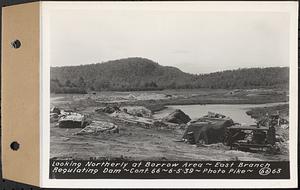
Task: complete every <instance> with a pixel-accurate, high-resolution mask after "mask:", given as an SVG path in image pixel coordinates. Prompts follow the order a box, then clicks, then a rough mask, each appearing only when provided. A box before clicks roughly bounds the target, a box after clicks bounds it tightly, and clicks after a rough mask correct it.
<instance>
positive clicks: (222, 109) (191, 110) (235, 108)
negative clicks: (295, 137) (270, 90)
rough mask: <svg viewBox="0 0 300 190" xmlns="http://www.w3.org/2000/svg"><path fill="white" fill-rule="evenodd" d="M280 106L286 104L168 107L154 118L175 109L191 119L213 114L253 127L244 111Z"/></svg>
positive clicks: (253, 122) (253, 121) (250, 119)
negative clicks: (209, 113)
mask: <svg viewBox="0 0 300 190" xmlns="http://www.w3.org/2000/svg"><path fill="white" fill-rule="evenodd" d="M280 104H287V103H286V102H279V103H268V104H206V105H170V106H167V108H166V109H164V110H162V111H159V112H157V113H156V114H155V115H154V117H155V118H162V117H164V116H166V115H168V114H169V113H171V112H172V111H174V110H175V109H180V110H182V111H183V112H184V113H186V114H187V115H189V116H190V118H191V119H197V118H199V117H202V116H204V115H207V113H208V112H215V113H220V114H223V115H226V116H228V117H230V118H231V119H233V121H234V122H237V123H240V124H242V125H254V124H256V123H255V121H256V120H255V119H253V118H251V117H250V116H249V115H247V114H246V111H248V110H250V109H251V108H255V107H269V106H276V105H280Z"/></svg>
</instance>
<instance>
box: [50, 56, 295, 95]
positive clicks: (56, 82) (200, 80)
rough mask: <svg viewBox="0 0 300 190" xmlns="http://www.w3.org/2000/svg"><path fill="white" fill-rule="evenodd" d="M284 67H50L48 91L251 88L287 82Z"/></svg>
mask: <svg viewBox="0 0 300 190" xmlns="http://www.w3.org/2000/svg"><path fill="white" fill-rule="evenodd" d="M288 76H289V70H288V68H287V67H286V68H279V67H274V68H251V69H238V70H232V71H223V72H216V73H211V74H203V75H193V74H189V73H184V72H182V71H181V70H179V69H178V68H176V67H167V66H161V65H159V64H158V63H155V62H153V61H151V60H149V59H145V58H126V59H120V60H113V61H108V62H105V63H98V64H90V65H80V66H68V67H52V68H51V92H56V93H67V92H69V93H70V92H71V93H75V92H76V91H78V92H81V93H83V92H84V91H86V90H159V89H166V88H171V89H175V88H251V87H274V86H284V85H287V84H288V78H289V77H288Z"/></svg>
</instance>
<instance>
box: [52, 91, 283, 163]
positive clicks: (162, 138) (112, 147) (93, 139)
mask: <svg viewBox="0 0 300 190" xmlns="http://www.w3.org/2000/svg"><path fill="white" fill-rule="evenodd" d="M228 92H229V91H223V90H222V91H215V92H208V93H207V92H201V93H198V94H197V92H196V91H194V92H193V93H189V94H187V95H186V97H184V98H186V99H189V98H191V97H198V99H199V97H200V96H202V97H204V98H207V99H208V95H209V94H210V93H214V94H218V93H219V94H220V95H219V96H213V95H212V96H211V97H212V99H211V100H213V99H215V98H219V99H221V98H223V99H226V97H225V96H223V95H224V94H227V93H228ZM160 93H161V92H160ZM169 93H170V92H168V94H169ZM123 94H124V93H123ZM199 94H200V95H199ZM251 94H253V91H251ZM107 95H108V94H107ZM125 95H126V96H128V93H127V94H126V93H125ZM177 95H178V94H177ZM179 95H180V94H179ZM181 95H182V96H184V94H181ZM135 96H136V95H135ZM151 96H152V97H153V96H154V97H163V98H164V99H163V100H166V99H168V98H166V96H161V95H159V96H155V95H153V94H151ZM174 96H175V95H174V93H173V94H172V97H171V98H173V97H174ZM228 96H229V97H228V98H229V99H230V98H231V99H232V98H239V97H238V96H231V95H228ZM78 97H81V98H78ZM83 97H84V98H83ZM245 97H246V95H245ZM248 97H250V98H252V97H253V95H251V96H248ZM171 98H170V99H171ZM243 98H244V96H243V97H240V99H243ZM98 100H99V97H98V98H97V96H95V97H94V98H91V96H88V95H55V96H52V97H51V104H52V106H57V107H61V108H63V109H73V110H75V111H76V112H78V113H82V114H85V115H88V116H89V118H91V119H92V120H97V121H108V122H112V123H114V124H116V125H117V126H118V127H119V133H112V134H100V135H84V136H78V135H74V133H76V132H78V131H80V130H81V129H80V128H77V129H64V128H58V127H55V124H56V123H52V124H51V129H50V135H51V137H50V141H51V143H50V155H51V158H74V159H90V158H93V159H124V160H244V161H254V160H257V161H258V160H265V161H271V160H288V156H287V155H286V154H277V155H272V154H267V153H265V152H258V153H250V152H243V151H237V150H230V148H229V147H226V146H224V145H223V144H221V143H218V144H212V145H207V146H196V145H191V144H187V143H184V142H176V140H180V139H181V137H182V135H183V132H184V129H180V128H172V129H169V128H167V129H155V128H148V129H147V128H143V127H139V126H135V125H132V124H125V123H122V122H120V121H117V120H115V119H113V118H112V117H110V116H108V115H106V114H105V113H96V112H95V111H94V110H95V108H97V106H100V105H103V104H102V103H99V102H98V103H96V101H98ZM135 101H140V100H135ZM156 101H157V99H156ZM131 103H132V101H131Z"/></svg>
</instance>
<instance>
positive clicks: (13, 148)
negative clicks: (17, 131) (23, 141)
mask: <svg viewBox="0 0 300 190" xmlns="http://www.w3.org/2000/svg"><path fill="white" fill-rule="evenodd" d="M10 148H11V149H12V150H13V151H17V150H19V148H20V144H19V143H18V142H16V141H14V142H12V143H11V144H10Z"/></svg>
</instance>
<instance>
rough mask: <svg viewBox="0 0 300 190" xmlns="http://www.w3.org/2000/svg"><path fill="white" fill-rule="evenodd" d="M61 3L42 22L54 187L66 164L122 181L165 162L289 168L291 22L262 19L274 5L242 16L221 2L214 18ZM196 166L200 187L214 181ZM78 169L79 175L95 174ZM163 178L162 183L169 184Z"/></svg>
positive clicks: (185, 9)
mask: <svg viewBox="0 0 300 190" xmlns="http://www.w3.org/2000/svg"><path fill="white" fill-rule="evenodd" d="M244 3H245V2H244ZM48 4H49V7H51V3H50V2H49V3H48ZM53 4H54V3H53ZM65 4H68V6H63V5H64V3H62V4H59V5H61V6H57V7H58V8H53V9H50V8H49V11H45V15H46V14H47V16H45V20H46V22H45V23H47V35H46V37H47V38H48V39H45V40H44V42H43V43H45V44H47V45H45V46H47V57H48V58H47V60H48V63H49V65H50V71H49V72H50V77H49V79H50V80H49V83H50V87H49V88H50V106H49V109H50V110H49V112H48V114H50V117H49V122H50V129H49V130H50V133H49V135H50V137H49V141H50V151H49V152H50V153H49V156H50V157H49V158H48V159H50V160H51V162H50V168H51V169H50V171H49V173H50V174H49V175H50V176H49V177H50V178H51V179H55V178H59V175H60V174H59V172H60V171H59V168H55V167H56V166H62V165H66V166H70V165H72V164H73V165H76V161H81V162H86V163H87V164H90V165H92V164H95V165H97V164H98V165H100V164H102V165H101V167H102V166H105V164H106V161H109V162H114V163H115V164H117V165H118V164H119V166H120V167H121V168H123V169H124V170H126V163H127V162H130V163H132V162H140V163H143V164H144V163H145V164H146V165H147V164H149V166H151V167H154V168H155V167H157V166H158V165H157V164H158V163H159V162H161V163H160V165H159V166H160V167H161V169H164V168H166V169H169V168H168V167H169V166H168V163H176V162H179V163H185V162H186V164H189V163H193V162H197V163H198V162H202V161H204V162H212V164H213V165H214V166H215V167H217V166H216V165H218V164H219V166H220V167H221V168H222V167H223V168H226V167H229V166H228V165H226V164H225V163H226V162H227V161H228V162H232V163H237V162H240V163H242V164H245V163H248V162H249V163H250V165H251V162H253V167H256V166H254V164H255V163H259V164H260V165H259V166H260V167H263V168H267V169H268V168H269V165H268V164H267V163H268V162H274V161H276V162H287V163H288V162H289V161H290V154H291V150H292V149H293V147H291V144H290V137H291V128H292V127H294V128H296V127H297V126H293V125H292V126H291V125H290V110H291V109H290V106H291V104H290V102H291V98H290V97H291V96H290V90H291V89H290V88H291V75H290V73H291V72H292V70H291V67H294V66H295V64H296V63H295V64H294V63H293V64H294V65H292V64H291V60H292V59H291V51H292V49H291V43H290V40H291V16H290V14H289V13H288V12H285V11H278V9H274V10H272V9H270V10H268V7H272V6H273V5H274V4H275V5H276V3H274V4H272V3H266V4H265V5H266V6H262V7H266V8H261V6H260V4H259V3H253V5H254V6H253V7H254V8H253V7H252V8H251V6H250V8H248V9H247V6H248V4H243V3H228V2H227V4H226V3H225V2H223V3H220V4H224V8H220V7H221V6H218V5H217V3H216V2H215V4H213V3H212V4H210V6H207V4H205V3H203V2H202V3H199V2H186V3H184V2H153V3H150V2H126V3H125V2H119V3H113V2H110V3H108V2H106V3H105V2H95V3H82V2H81V3H65ZM79 4H80V6H79ZM208 4H209V3H208ZM53 7H54V6H53ZM66 7H67V8H66ZM79 7H80V8H79ZM211 7H213V8H211ZM215 7H217V8H215ZM239 7H241V9H240V10H239V9H238V8H239ZM275 7H277V8H278V7H279V6H275ZM232 8H233V9H232ZM255 8H256V9H255ZM45 49H46V48H45ZM294 68H295V67H294ZM295 143H296V142H295ZM62 160H63V161H64V162H62ZM59 161H60V162H59ZM66 161H67V162H66ZM90 161H92V162H90ZM162 163H164V164H165V165H164V164H162ZM68 164H69V165H68ZM155 164H156V165H155ZM215 164H216V165H215ZM222 164H223V165H222ZM262 165H263V166H262ZM76 166H78V168H79V165H78V164H77V165H76ZM110 166H111V165H110ZM190 166H192V165H190ZM198 166H199V168H198V169H199V171H200V170H201V175H202V176H203V175H204V176H205V174H206V173H207V174H208V175H209V174H212V173H213V174H216V173H218V172H219V173H220V174H221V173H222V171H219V170H217V169H211V170H210V169H209V170H206V171H204V170H205V168H204V169H201V166H200V165H198ZM198 166H197V167H198ZM244 166H245V167H252V166H249V165H248V166H247V165H244ZM113 167H114V166H113ZM193 167H194V169H195V170H197V167H196V166H193ZM87 170H89V169H87ZM87 170H86V171H83V170H82V171H81V174H80V175H81V176H84V175H85V173H89V174H93V172H95V173H96V171H95V170H93V171H92V169H91V170H90V171H87ZM128 170H129V172H131V170H130V168H129V169H128ZM147 170H148V169H147V168H146V169H139V170H138V169H137V170H132V172H134V173H135V174H136V175H139V176H142V175H143V174H147V173H148V171H147ZM66 172H68V171H66ZM73 172H74V171H73ZM97 172H98V171H97ZM151 172H153V171H152V170H150V171H149V173H151ZM155 172H157V171H154V173H155ZM168 172H169V171H168ZM177 172H178V173H179V172H180V170H177ZM184 172H185V171H184ZM186 172H189V170H187V171H186ZM234 172H241V171H232V173H234ZM264 172H265V173H264ZM267 172H269V171H262V170H260V173H259V174H260V175H258V174H257V176H258V177H257V179H259V176H261V177H264V176H266V175H267V174H266V173H267ZM276 172H280V169H279V170H272V174H274V173H276ZM82 173H84V174H82ZM103 173H105V174H108V175H110V176H112V175H114V174H118V173H119V171H118V170H117V169H107V168H106V169H104V170H103ZM103 173H102V174H103ZM158 173H159V172H158ZM222 174H223V175H227V174H228V173H226V174H224V173H222ZM161 175H162V174H161ZM249 175H251V174H249ZM253 175H254V174H253ZM170 176H171V177H170ZM170 176H168V177H166V176H164V175H162V178H176V177H174V176H173V177H172V175H170ZM71 178H72V177H71ZM83 178H84V177H83ZM110 178H113V177H110ZM142 178H143V177H142ZM145 178H147V177H145ZM149 178H153V176H152V177H149ZM154 178H160V177H154ZM183 178H184V177H183ZM186 178H202V177H201V176H200V177H199V176H198V177H197V176H193V177H189V176H187V177H186ZM212 178H213V177H212ZM238 178H239V177H238ZM242 178H247V177H242Z"/></svg>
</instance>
